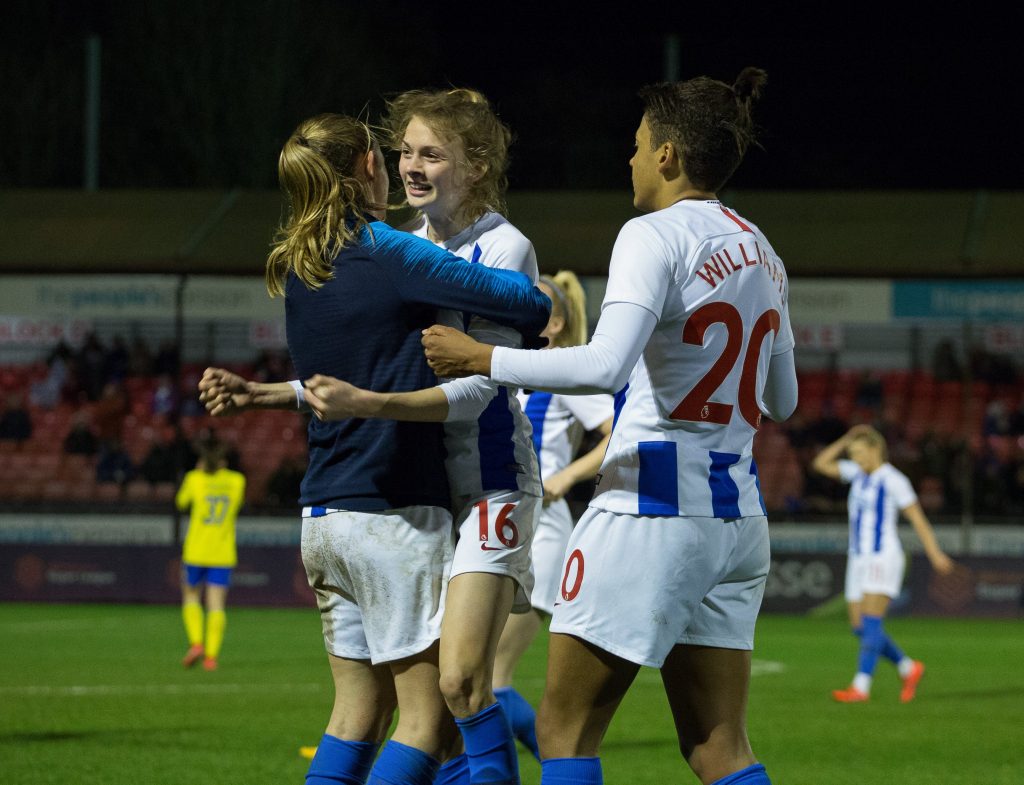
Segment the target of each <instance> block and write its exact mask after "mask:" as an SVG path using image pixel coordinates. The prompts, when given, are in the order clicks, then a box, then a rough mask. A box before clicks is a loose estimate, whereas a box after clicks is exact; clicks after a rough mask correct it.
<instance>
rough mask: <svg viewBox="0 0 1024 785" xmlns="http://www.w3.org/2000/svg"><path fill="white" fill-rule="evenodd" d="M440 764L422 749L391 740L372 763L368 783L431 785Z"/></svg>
mask: <svg viewBox="0 0 1024 785" xmlns="http://www.w3.org/2000/svg"><path fill="white" fill-rule="evenodd" d="M440 765H441V764H440V763H438V761H437V759H436V758H432V757H431V756H430V755H427V753H425V752H424V751H423V750H418V749H416V748H415V747H409V746H408V745H406V744H401V743H399V742H397V741H394V740H392V741H389V742H388V743H387V744H385V745H384V749H383V750H381V752H380V757H379V758H377V762H376V763H375V764H373V770H372V771H371V772H370V779H369V785H432V783H433V782H434V777H435V776H436V775H437V770H438V768H439V767H440Z"/></svg>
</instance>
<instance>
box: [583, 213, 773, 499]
mask: <svg viewBox="0 0 1024 785" xmlns="http://www.w3.org/2000/svg"><path fill="white" fill-rule="evenodd" d="M788 288H789V284H788V279H787V277H786V271H785V268H784V267H783V265H782V261H781V260H780V259H779V257H778V256H777V255H776V254H775V251H774V250H773V249H772V247H771V245H769V243H768V240H767V239H766V238H765V236H764V235H763V234H762V233H761V231H760V230H759V229H758V228H757V227H756V226H754V225H753V224H751V223H750V222H749V221H746V219H743V218H741V217H739V216H738V215H736V214H735V213H734V212H732V211H731V210H729V209H728V208H726V207H725V206H723V205H722V204H721V203H720V202H718V201H717V200H708V201H696V200H683V201H679V202H676V203H675V204H673V205H672V206H670V207H667V208H665V209H663V210H658V211H656V212H653V213H649V214H647V215H643V216H640V217H638V218H634V219H633V220H631V221H629V222H627V223H626V225H625V226H623V228H622V230H621V231H620V232H619V236H618V238H617V239H616V241H615V247H614V249H613V251H612V258H611V264H610V268H609V276H608V289H607V293H606V295H605V299H604V306H607V305H609V304H611V303H632V304H635V305H639V306H641V307H643V308H645V309H647V310H648V311H650V312H651V313H652V314H654V316H655V317H657V320H658V321H657V324H656V326H655V328H654V332H653V334H652V335H651V337H650V339H649V340H648V342H647V345H646V346H645V348H644V350H643V354H642V355H641V356H640V358H639V360H638V361H637V364H636V366H635V367H634V368H633V371H632V373H631V374H630V376H629V379H628V382H627V384H626V386H625V387H624V388H623V389H622V390H620V391H619V392H618V393H617V394H616V396H615V427H614V429H613V431H612V437H611V441H610V443H609V445H608V452H607V454H606V456H605V460H604V463H603V464H602V466H601V473H600V475H599V479H598V484H597V490H596V492H595V495H594V499H593V501H592V502H591V506H592V507H597V508H599V509H604V510H608V511H610V512H617V513H625V514H630V515H658V516H664V515H667V516H677V515H681V516H692V517H713V518H738V517H744V516H750V515H764V514H765V507H764V501H763V499H762V498H761V493H760V487H759V483H758V475H757V466H756V464H755V463H754V459H753V455H752V452H751V449H752V446H753V439H754V434H755V433H756V431H757V428H758V426H759V425H760V422H761V411H762V406H763V404H762V395H763V392H764V386H765V379H766V378H767V373H768V365H769V362H770V360H771V357H772V355H775V354H781V353H783V352H787V351H789V350H791V349H792V348H793V331H792V327H791V326H790V321H789V309H788V305H787V298H788ZM604 306H603V307H604Z"/></svg>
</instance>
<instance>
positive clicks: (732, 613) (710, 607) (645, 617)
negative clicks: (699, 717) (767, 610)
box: [551, 507, 771, 668]
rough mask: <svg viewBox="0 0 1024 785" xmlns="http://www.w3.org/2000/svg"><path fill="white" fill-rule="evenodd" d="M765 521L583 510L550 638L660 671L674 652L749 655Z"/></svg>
mask: <svg viewBox="0 0 1024 785" xmlns="http://www.w3.org/2000/svg"><path fill="white" fill-rule="evenodd" d="M770 561H771V556H770V553H769V546H768V520H767V518H765V517H764V516H752V517H748V518H733V519H728V520H724V519H722V518H681V517H678V518H672V517H643V516H634V515H622V514H619V513H611V512H607V511H605V510H598V509H595V508H593V507H591V508H588V509H587V511H586V513H585V514H584V515H583V517H582V518H581V519H580V522H579V523H578V524H576V528H575V529H574V530H573V533H572V536H571V537H570V538H569V544H568V546H567V547H566V554H565V559H564V562H563V568H562V580H561V583H560V585H559V596H558V600H557V601H556V602H555V612H554V615H553V617H552V620H551V631H552V632H559V633H566V634H568V635H574V636H576V637H578V638H582V639H583V640H586V641H589V642H590V643H593V644H594V645H596V646H598V647H600V648H602V649H604V650H605V651H608V652H611V653H612V654H615V655H617V656H619V657H622V658H623V659H626V660H629V661H630V662H635V663H638V664H640V665H648V666H651V667H655V668H660V667H661V666H662V665H663V664H664V662H665V658H666V657H667V656H668V654H669V652H671V651H672V649H673V648H674V647H675V646H676V645H677V644H680V643H686V644H693V645H698V646H714V647H718V648H724V649H752V648H753V646H754V624H755V622H756V621H757V612H758V610H759V609H760V607H761V598H762V597H763V595H764V585H765V579H766V578H767V576H768V567H769V564H770Z"/></svg>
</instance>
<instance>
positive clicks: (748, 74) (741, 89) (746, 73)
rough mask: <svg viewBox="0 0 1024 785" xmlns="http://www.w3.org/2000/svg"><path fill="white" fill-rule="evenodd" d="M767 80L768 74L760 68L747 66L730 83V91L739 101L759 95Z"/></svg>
mask: <svg viewBox="0 0 1024 785" xmlns="http://www.w3.org/2000/svg"><path fill="white" fill-rule="evenodd" d="M767 81H768V74H767V73H766V72H765V71H764V70H763V69H761V68H754V67H753V66H747V67H746V68H744V69H743V70H742V71H740V75H739V76H737V77H736V81H735V82H733V84H732V91H733V92H734V93H735V94H736V97H737V98H739V99H740V100H741V101H748V100H750V99H751V98H754V99H756V98H760V97H761V88H762V87H764V84H765V82H767Z"/></svg>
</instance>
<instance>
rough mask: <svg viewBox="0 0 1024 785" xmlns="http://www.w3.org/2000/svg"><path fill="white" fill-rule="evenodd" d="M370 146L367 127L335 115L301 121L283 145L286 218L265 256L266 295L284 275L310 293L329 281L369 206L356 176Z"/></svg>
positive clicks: (280, 171) (281, 286) (280, 288)
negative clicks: (291, 275)
mask: <svg viewBox="0 0 1024 785" xmlns="http://www.w3.org/2000/svg"><path fill="white" fill-rule="evenodd" d="M373 143H374V137H373V134H372V133H371V132H370V129H369V127H368V126H367V125H366V123H363V122H360V121H359V120H356V119H355V118H352V117H346V116H344V115H339V114H322V115H317V116H316V117H311V118H310V119H308V120H305V121H303V122H302V123H300V124H299V127H298V128H296V129H295V131H294V133H292V135H291V136H290V137H289V138H288V141H287V142H285V143H284V147H283V148H282V149H281V155H280V156H279V157H278V161H277V177H278V181H279V182H280V183H281V190H283V191H284V193H285V196H286V198H287V200H288V216H287V218H286V219H285V220H284V222H283V223H282V225H281V226H280V227H279V228H278V230H277V233H276V234H275V236H274V245H273V248H272V249H271V251H270V255H269V256H268V257H267V269H266V281H267V291H268V292H269V293H270V296H271V297H276V296H277V295H279V294H281V295H283V294H284V291H285V282H286V281H287V279H288V273H289V272H292V273H295V275H296V276H297V277H298V278H299V280H301V281H302V283H304V284H305V285H306V286H307V287H308V288H310V289H319V288H320V287H321V286H323V285H324V283H325V282H327V281H329V280H330V279H331V278H333V277H334V272H333V268H332V264H331V262H332V259H333V256H334V254H335V253H336V252H337V251H338V250H340V248H341V247H342V246H344V245H347V244H349V243H351V242H352V241H353V240H354V239H355V236H356V233H357V232H358V231H359V228H360V226H361V225H362V224H365V223H366V218H365V217H364V213H365V211H366V210H367V209H368V208H371V207H373V206H374V205H372V204H371V197H370V194H369V193H368V191H367V188H366V184H365V182H364V181H363V180H362V179H361V178H360V177H359V176H358V175H357V170H358V168H359V164H360V162H361V161H363V160H364V159H365V157H366V156H367V155H372V154H373Z"/></svg>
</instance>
